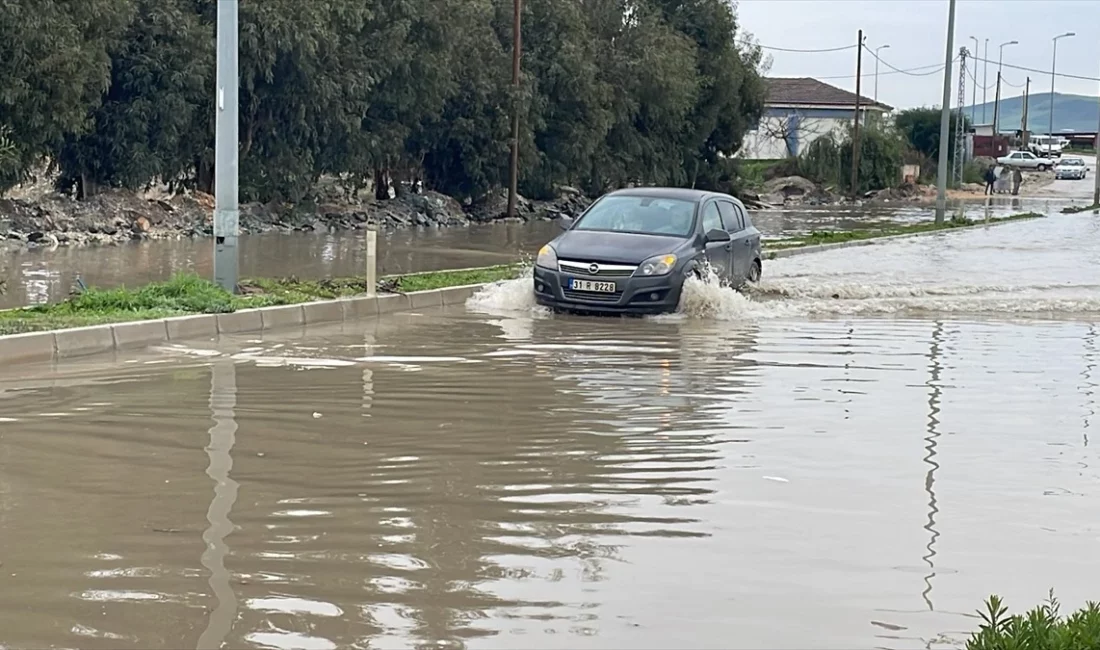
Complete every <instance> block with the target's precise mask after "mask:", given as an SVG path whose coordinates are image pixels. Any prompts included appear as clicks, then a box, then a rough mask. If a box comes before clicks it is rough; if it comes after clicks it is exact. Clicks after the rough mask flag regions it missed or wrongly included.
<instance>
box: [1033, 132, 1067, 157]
mask: <svg viewBox="0 0 1100 650" xmlns="http://www.w3.org/2000/svg"><path fill="white" fill-rule="evenodd" d="M1068 144H1069V140H1067V139H1065V138H1063V137H1061V136H1056V135H1036V136H1032V137H1031V139H1030V140H1028V149H1030V150H1031V152H1032V153H1034V154H1035V155H1036V156H1041V157H1043V158H1061V157H1062V149H1065V147H1066V145H1068Z"/></svg>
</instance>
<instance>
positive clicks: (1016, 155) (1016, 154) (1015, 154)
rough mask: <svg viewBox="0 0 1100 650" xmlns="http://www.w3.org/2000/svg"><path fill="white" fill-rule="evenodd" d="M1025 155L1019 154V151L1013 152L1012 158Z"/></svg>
mask: <svg viewBox="0 0 1100 650" xmlns="http://www.w3.org/2000/svg"><path fill="white" fill-rule="evenodd" d="M1023 157H1024V156H1023V154H1019V153H1014V154H1012V158H1016V159H1019V158H1023Z"/></svg>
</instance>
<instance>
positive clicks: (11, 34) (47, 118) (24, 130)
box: [0, 0, 133, 191]
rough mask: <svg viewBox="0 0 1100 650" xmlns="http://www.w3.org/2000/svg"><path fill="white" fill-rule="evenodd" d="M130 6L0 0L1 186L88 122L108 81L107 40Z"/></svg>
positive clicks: (86, 0)
mask: <svg viewBox="0 0 1100 650" xmlns="http://www.w3.org/2000/svg"><path fill="white" fill-rule="evenodd" d="M132 11H133V6H132V3H131V2H130V1H129V0H5V1H4V2H0V130H2V131H4V132H5V133H6V134H7V135H6V136H5V137H6V138H7V142H8V154H7V159H8V161H9V163H8V164H7V165H5V166H4V167H3V169H2V170H0V171H2V173H0V191H3V190H5V189H7V188H10V187H11V186H12V185H14V184H16V183H18V182H20V181H22V180H24V179H25V178H26V177H27V176H28V174H30V173H31V171H32V170H33V169H34V167H35V165H38V164H40V163H42V162H43V161H45V160H46V159H47V158H48V157H49V155H50V153H51V152H53V151H56V149H57V148H58V147H60V146H61V144H62V143H63V141H64V139H65V137H66V136H67V135H69V134H74V133H83V132H86V131H87V130H88V129H89V128H90V127H91V120H90V119H89V111H90V109H91V108H93V107H94V106H96V105H98V104H99V101H100V97H101V95H102V93H103V91H104V90H106V88H107V87H108V85H109V82H110V67H111V60H110V56H109V54H108V46H109V44H110V43H112V42H113V41H114V40H115V39H116V38H117V37H118V35H119V33H120V31H121V30H122V29H123V28H124V27H125V25H126V24H127V23H128V21H129V17H130V15H131V13H132ZM12 161H14V162H12Z"/></svg>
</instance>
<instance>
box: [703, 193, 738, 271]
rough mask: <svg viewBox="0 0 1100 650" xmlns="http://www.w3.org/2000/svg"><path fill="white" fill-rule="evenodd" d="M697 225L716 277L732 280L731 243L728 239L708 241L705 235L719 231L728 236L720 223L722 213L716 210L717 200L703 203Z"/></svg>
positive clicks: (708, 260)
mask: <svg viewBox="0 0 1100 650" xmlns="http://www.w3.org/2000/svg"><path fill="white" fill-rule="evenodd" d="M700 215H701V216H700V219H699V227H700V230H702V233H703V238H704V240H705V243H704V246H705V247H706V253H705V255H706V258H707V262H708V263H709V264H710V266H711V268H712V269H714V272H715V273H716V274H717V275H718V279H720V280H723V281H725V282H732V281H733V277H732V276H733V269H732V266H731V262H732V260H733V243H732V242H731V241H730V240H729V239H725V240H723V241H709V238H708V237H707V235H708V234H709V233H710V232H712V231H715V230H717V231H719V232H724V233H726V236H727V237H728V236H729V232H728V231H727V230H726V229H725V227H724V226H723V225H722V215H721V213H720V212H719V210H718V202H717V201H715V200H710V201H707V202H706V203H705V204H703V209H702V211H701V212H700Z"/></svg>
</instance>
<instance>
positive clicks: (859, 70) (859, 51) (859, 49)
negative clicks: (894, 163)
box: [851, 0, 954, 196]
mask: <svg viewBox="0 0 1100 650" xmlns="http://www.w3.org/2000/svg"><path fill="white" fill-rule="evenodd" d="M952 1H954V0H952ZM858 38H859V41H858V43H857V45H856V115H855V122H854V126H853V127H852V187H851V193H852V196H855V195H856V194H857V193H858V192H859V150H860V142H859V99H860V97H859V88H860V80H861V79H862V78H863V30H862V29H861V30H859V36H858Z"/></svg>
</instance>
